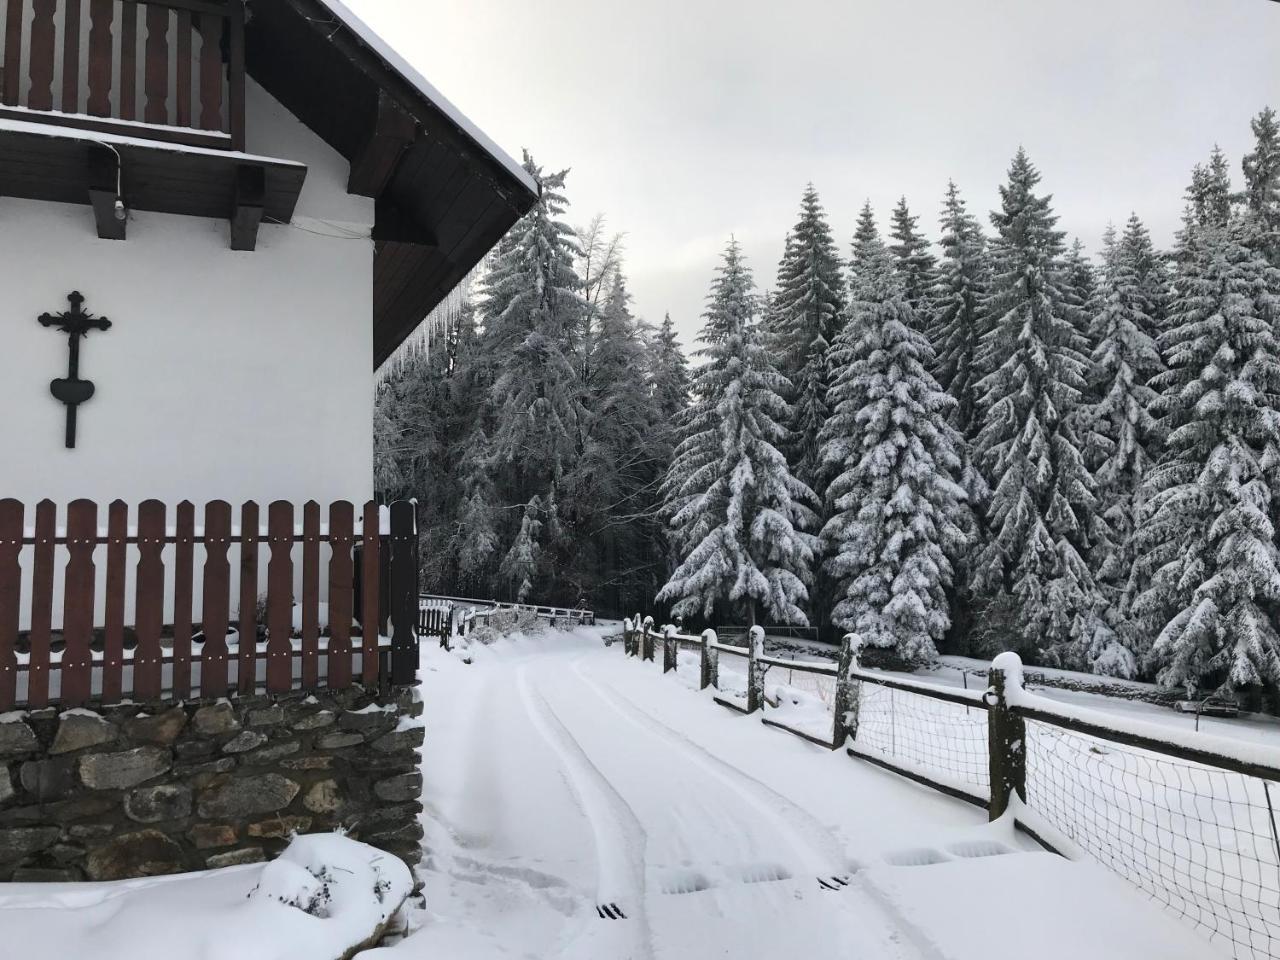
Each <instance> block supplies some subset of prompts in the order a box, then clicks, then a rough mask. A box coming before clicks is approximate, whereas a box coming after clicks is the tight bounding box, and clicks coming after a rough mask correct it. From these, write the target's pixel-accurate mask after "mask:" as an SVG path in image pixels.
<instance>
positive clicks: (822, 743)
mask: <svg viewBox="0 0 1280 960" xmlns="http://www.w3.org/2000/svg"><path fill="white" fill-rule="evenodd" d="M760 722H761V723H763V724H764V725H765V726H766V727H776V728H777V729H779V730H785V731H786V732H787V733H790V734H794V735H795V736H797V737H799V738H800V739H801V740H808V741H809V742H810V743H812V744H814V745H816V746H819V747H822V748H823V749H824V750H834V749H836V745H835V744H833V743H831V741H830V740H823V739H821V738H819V737H815V736H814V735H813V734H812V733H805V732H804V731H803V730H797V729H796V728H795V727H790V726H787V724H785V723H779V722H778V721H777V720H770V719H769V718H768V717H761V718H760Z"/></svg>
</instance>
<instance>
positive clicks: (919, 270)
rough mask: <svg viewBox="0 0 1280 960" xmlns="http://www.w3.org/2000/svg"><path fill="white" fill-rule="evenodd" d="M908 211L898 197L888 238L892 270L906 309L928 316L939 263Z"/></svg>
mask: <svg viewBox="0 0 1280 960" xmlns="http://www.w3.org/2000/svg"><path fill="white" fill-rule="evenodd" d="M918 219H919V218H918V217H913V216H912V215H911V211H910V210H909V209H908V208H907V198H906V197H901V198H899V200H898V205H897V206H896V207H894V208H893V217H892V220H891V223H890V228H889V236H890V237H892V238H893V241H894V242H893V243H891V244H890V245H889V252H890V253H892V254H893V266H894V269H895V270H896V271H897V274H898V279H899V280H900V281H901V283H902V295H903V298H904V299H905V300H906V301H907V305H908V306H909V307H911V309H912V311H913V312H914V313H915V314H916V315H917V316H919V317H925V316H927V314H928V312H929V310H930V307H931V302H932V299H933V287H934V284H935V283H937V280H938V273H937V264H938V261H937V259H936V258H935V257H934V255H933V253H932V252H931V251H930V249H929V241H928V239H927V238H926V237H925V236H924V234H922V233H921V232H920V230H919V228H918V227H917V226H916V221H917V220H918Z"/></svg>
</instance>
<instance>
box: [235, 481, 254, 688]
mask: <svg viewBox="0 0 1280 960" xmlns="http://www.w3.org/2000/svg"><path fill="white" fill-rule="evenodd" d="M259 539H260V534H259V531H258V505H257V504H256V503H255V502H254V501H252V500H250V501H249V502H248V503H246V504H245V505H244V506H242V507H241V508H240V609H239V611H238V612H237V614H236V625H237V627H238V632H237V634H236V648H237V654H236V689H237V690H239V691H240V692H241V693H253V691H254V689H255V688H256V687H257V683H258V678H257V672H258V541H259Z"/></svg>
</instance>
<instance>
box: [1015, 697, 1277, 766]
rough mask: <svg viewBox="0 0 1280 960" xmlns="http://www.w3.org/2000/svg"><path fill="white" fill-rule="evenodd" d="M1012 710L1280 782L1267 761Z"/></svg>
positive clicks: (1045, 713) (1046, 713) (1029, 709)
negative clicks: (1255, 760) (1243, 758)
mask: <svg viewBox="0 0 1280 960" xmlns="http://www.w3.org/2000/svg"><path fill="white" fill-rule="evenodd" d="M1009 709H1010V712H1011V713H1012V714H1013V715H1014V716H1016V717H1021V718H1022V719H1023V720H1034V721H1036V722H1037V723H1047V724H1049V725H1050V726H1054V727H1061V728H1062V729H1064V730H1071V731H1074V732H1075V733H1083V734H1085V735H1086V736H1090V737H1097V738H1098V739H1099V740H1109V741H1110V742H1112V743H1119V744H1123V745H1124V746H1126V747H1135V748H1137V749H1138V750H1149V751H1151V752H1152V753H1159V754H1162V755H1164V756H1166V757H1177V758H1178V759H1179V760H1187V761H1190V762H1191V763H1200V764H1204V765H1205V766H1206V767H1214V768H1216V769H1218V770H1230V771H1231V772H1232V773H1239V774H1242V775H1243V776H1246V777H1257V778H1258V779H1260V780H1271V781H1273V782H1280V769H1278V768H1276V767H1271V766H1267V765H1266V764H1263V763H1252V762H1249V761H1246V760H1240V759H1238V758H1236V757H1231V756H1227V755H1226V754H1222V753H1217V752H1215V751H1212V750H1200V749H1198V748H1196V747H1187V746H1183V745H1181V744H1177V743H1170V742H1169V741H1167V740H1161V739H1159V738H1158V737H1145V736H1142V735H1141V734H1137V733H1129V732H1127V731H1125V730H1116V729H1114V728H1112V727H1104V726H1100V725H1099V724H1096V723H1090V722H1089V721H1088V720H1078V719H1076V718H1075V717H1064V716H1061V715H1060V714H1057V713H1053V712H1051V711H1048V710H1039V709H1036V708H1035V707H1019V706H1013V707H1010V708H1009Z"/></svg>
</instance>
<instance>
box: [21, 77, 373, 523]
mask: <svg viewBox="0 0 1280 960" xmlns="http://www.w3.org/2000/svg"><path fill="white" fill-rule="evenodd" d="M247 115H248V150H249V151H250V152H252V153H257V154H263V155H268V156H273V157H279V158H283V159H289V160H295V161H299V162H302V163H305V164H307V166H308V173H307V179H306V184H305V186H304V188H303V191H302V196H301V200H300V202H299V205H298V209H297V216H296V218H295V221H294V223H293V225H291V226H284V225H275V224H267V223H264V224H263V225H262V228H261V232H260V234H259V239H258V249H257V250H256V251H254V252H237V251H233V250H231V249H230V247H229V241H228V225H227V222H226V221H225V220H207V219H198V218H193V217H178V216H171V215H166V214H156V213H146V212H134V213H132V214H131V218H130V222H129V227H128V239H127V240H125V241H123V242H121V241H112V240H99V239H98V237H97V233H96V230H95V227H94V220H93V214H92V211H91V210H90V208H89V207H88V206H80V205H73V204H52V203H42V202H35V201H27V200H15V199H12V198H6V197H3V196H2V194H3V192H4V191H3V185H0V410H3V415H2V416H0V498H3V497H15V498H17V499H19V500H22V501H24V502H26V503H29V504H33V503H35V502H36V501H38V500H40V499H43V498H46V497H48V498H50V499H52V500H54V501H57V502H59V503H60V504H61V503H65V502H67V501H69V500H72V499H75V498H78V497H88V498H91V499H94V500H97V501H98V502H99V503H102V504H105V503H107V502H109V501H111V500H113V499H116V498H119V499H123V500H125V501H127V502H129V503H131V504H136V503H137V502H139V501H140V500H143V499H147V498H156V499H160V500H163V501H165V502H167V503H169V504H175V503H177V502H179V501H181V500H184V499H189V500H192V501H193V502H195V503H197V504H200V503H203V502H205V501H208V500H211V499H223V500H227V501H230V502H231V503H236V504H238V503H240V502H243V501H245V500H250V499H252V500H256V501H258V502H259V503H262V504H265V503H268V502H270V501H271V500H275V499H290V500H294V501H295V502H298V503H301V502H303V501H305V500H308V499H315V500H317V501H319V502H321V503H327V502H329V501H332V500H338V499H348V500H351V501H353V502H356V503H361V502H363V501H365V500H367V499H369V497H370V496H371V495H372V492H373V477H372V412H371V411H372V398H373V346H372V340H373V338H372V332H371V324H372V311H373V244H372V241H371V240H370V239H369V231H370V227H371V224H372V223H373V201H372V200H369V199H366V198H362V197H353V196H350V195H348V194H347V192H346V181H347V175H348V165H347V163H346V161H345V160H344V159H343V158H342V157H341V156H340V155H339V154H338V153H336V152H335V151H333V150H332V149H330V148H329V147H328V146H327V145H326V144H324V143H323V142H322V141H321V140H319V139H318V138H317V137H315V136H314V134H312V133H311V132H310V131H309V130H307V129H306V128H305V127H304V126H303V125H302V124H301V123H299V122H298V121H297V120H296V119H295V118H294V117H293V116H292V115H290V114H289V113H288V112H287V111H286V110H285V109H284V108H283V107H281V106H280V105H279V104H278V103H276V102H275V101H274V100H272V99H271V98H270V97H269V96H268V95H266V94H265V93H264V92H263V91H262V90H261V89H260V88H258V87H256V86H255V85H253V84H250V90H249V101H248V110H247ZM72 290H78V291H80V292H81V293H82V294H83V295H84V296H85V298H86V304H85V308H86V309H87V310H90V311H92V312H94V313H96V314H100V315H105V316H107V317H109V318H110V319H111V321H112V324H113V325H112V328H111V329H110V330H109V331H107V332H105V333H91V334H90V335H89V337H88V339H87V341H86V342H85V343H84V344H83V347H82V351H81V361H80V376H81V377H84V378H87V379H89V380H92V381H93V382H94V384H95V385H96V388H97V392H96V395H95V396H94V397H93V399H92V400H90V401H89V402H88V403H86V404H84V405H83V406H82V407H81V408H80V413H79V429H78V435H77V446H76V449H74V450H67V449H65V448H64V446H63V433H64V422H65V414H64V408H63V406H62V405H61V404H60V403H58V402H57V401H56V400H55V399H54V398H53V397H52V396H51V395H50V393H49V382H50V381H51V380H53V379H54V378H58V377H65V376H66V374H67V338H66V336H65V335H62V334H59V333H57V332H56V331H53V330H48V329H45V328H44V327H42V326H40V324H39V323H37V319H36V318H37V317H39V316H40V314H42V313H44V312H58V311H61V310H65V309H66V308H67V301H66V297H67V294H68V293H70V292H71V291H72Z"/></svg>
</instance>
